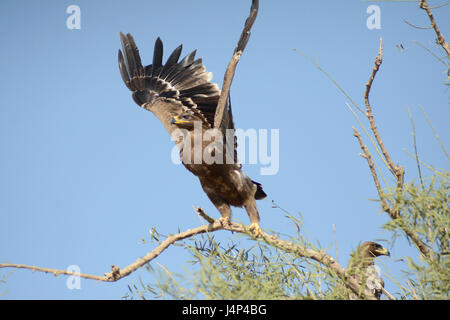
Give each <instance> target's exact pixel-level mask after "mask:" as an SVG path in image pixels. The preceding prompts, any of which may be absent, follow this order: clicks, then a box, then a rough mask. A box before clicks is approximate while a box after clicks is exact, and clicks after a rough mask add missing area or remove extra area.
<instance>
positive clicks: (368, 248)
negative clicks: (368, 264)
mask: <svg viewBox="0 0 450 320" xmlns="http://www.w3.org/2000/svg"><path fill="white" fill-rule="evenodd" d="M360 248H361V249H362V250H363V252H364V253H365V255H366V256H367V257H378V256H390V255H391V254H390V252H389V251H388V250H387V249H386V248H384V247H383V246H382V245H380V244H378V243H376V242H373V241H366V242H364V243H363V244H362V245H361V246H360Z"/></svg>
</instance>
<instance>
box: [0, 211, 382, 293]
mask: <svg viewBox="0 0 450 320" xmlns="http://www.w3.org/2000/svg"><path fill="white" fill-rule="evenodd" d="M195 211H196V212H197V213H198V214H199V215H200V216H201V217H202V218H204V219H205V220H206V221H208V222H209V221H212V223H209V224H208V225H203V226H200V227H197V228H194V229H189V230H186V231H184V232H180V233H178V234H174V235H171V236H169V237H167V238H166V240H164V241H163V242H161V244H160V245H159V246H158V247H156V248H155V249H153V250H152V251H150V252H149V253H147V254H146V255H145V256H144V257H142V258H138V259H137V260H136V261H135V262H133V263H131V264H130V265H128V266H126V267H125V268H123V269H121V268H120V267H118V266H112V268H111V272H108V273H105V275H104V276H97V275H92V274H86V273H77V272H70V271H66V270H61V269H50V268H42V267H37V266H31V265H23V264H12V263H3V264H0V268H21V269H29V270H33V271H39V272H45V273H53V274H54V275H55V276H58V275H67V276H76V277H80V278H84V279H91V280H98V281H103V282H115V281H118V280H120V279H122V278H124V277H126V276H128V275H130V274H131V273H133V272H135V271H136V270H137V269H139V268H141V267H142V266H144V265H145V264H147V263H149V262H151V261H152V260H154V259H155V258H156V257H158V256H159V255H160V254H161V253H162V252H164V250H166V249H167V248H168V247H170V246H171V245H172V244H174V243H175V242H177V241H180V240H183V239H187V238H190V237H192V236H195V235H197V234H203V233H207V232H214V231H218V230H228V231H232V232H239V233H245V234H248V235H249V236H251V237H252V238H253V234H252V232H251V231H249V230H248V228H247V227H245V226H244V225H241V224H238V223H234V222H230V223H229V224H222V222H221V221H220V220H215V219H213V218H211V217H210V216H208V215H207V214H206V213H205V212H204V211H203V209H202V208H200V207H198V208H196V209H195ZM259 239H261V240H263V241H265V242H266V243H268V244H269V245H271V246H274V247H277V248H279V249H281V250H283V251H285V252H292V253H294V254H295V255H297V256H298V257H304V258H307V259H312V260H315V261H317V262H319V263H321V264H323V265H324V266H326V267H328V268H330V269H332V270H333V271H334V272H335V273H336V274H337V275H338V276H339V278H340V279H342V281H343V282H344V284H345V285H346V286H347V287H348V288H349V289H350V290H352V291H353V292H354V293H355V294H356V295H357V296H358V297H359V298H362V299H370V300H374V299H376V298H375V296H374V295H373V294H372V293H371V292H370V291H368V290H366V289H365V288H364V287H365V286H364V285H362V284H360V283H359V281H358V280H357V278H355V277H354V276H350V275H348V274H347V272H346V270H345V269H344V268H343V267H342V266H340V265H339V263H338V262H337V261H336V260H335V259H333V258H332V257H331V256H330V255H328V254H326V253H325V252H323V251H316V250H312V249H308V248H306V247H303V246H300V245H298V244H294V243H292V242H289V241H285V240H282V239H280V238H278V237H277V236H275V235H270V234H268V233H266V232H262V234H261V236H260V238H259Z"/></svg>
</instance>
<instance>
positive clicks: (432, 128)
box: [419, 104, 450, 160]
mask: <svg viewBox="0 0 450 320" xmlns="http://www.w3.org/2000/svg"><path fill="white" fill-rule="evenodd" d="M419 108H420V110H422V112H423V114H424V115H425V119H427V121H428V124H429V125H430V127H431V130H433V133H434V136H435V137H436V140H437V141H438V142H439V145H440V146H441V148H442V150H443V151H444V153H445V156H446V157H447V160H450V158H449V156H448V153H447V150H445V147H444V145H443V144H442V141H441V139H440V138H439V135H438V134H437V132H436V129H435V128H434V126H433V123H432V122H431V120H430V118H428V115H427V113H426V112H425V109H424V108H423V107H422V106H421V105H420V104H419Z"/></svg>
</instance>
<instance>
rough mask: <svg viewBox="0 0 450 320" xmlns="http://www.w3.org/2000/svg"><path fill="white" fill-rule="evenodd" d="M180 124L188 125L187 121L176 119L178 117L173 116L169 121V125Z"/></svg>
mask: <svg viewBox="0 0 450 320" xmlns="http://www.w3.org/2000/svg"><path fill="white" fill-rule="evenodd" d="M180 123H189V121H186V120H183V119H180V117H178V116H174V117H173V118H172V119H171V120H170V124H180Z"/></svg>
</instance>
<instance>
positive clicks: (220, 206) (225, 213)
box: [208, 194, 231, 226]
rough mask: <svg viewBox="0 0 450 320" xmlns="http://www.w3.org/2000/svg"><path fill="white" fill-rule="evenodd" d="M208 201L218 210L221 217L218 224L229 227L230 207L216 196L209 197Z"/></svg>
mask: <svg viewBox="0 0 450 320" xmlns="http://www.w3.org/2000/svg"><path fill="white" fill-rule="evenodd" d="M208 197H209V199H210V200H211V202H212V203H213V204H214V206H215V207H216V208H217V210H219V212H220V214H221V215H222V217H220V218H219V221H220V223H221V224H222V225H223V226H229V225H230V219H231V208H230V206H229V205H228V204H227V203H226V202H225V201H224V200H222V199H221V198H219V197H216V196H209V194H208Z"/></svg>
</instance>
